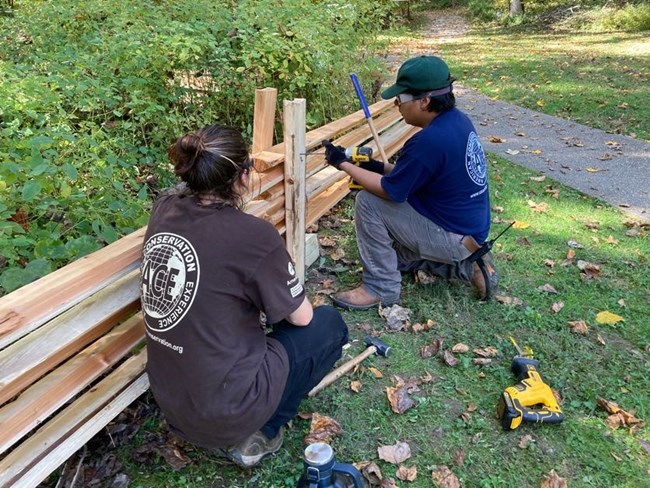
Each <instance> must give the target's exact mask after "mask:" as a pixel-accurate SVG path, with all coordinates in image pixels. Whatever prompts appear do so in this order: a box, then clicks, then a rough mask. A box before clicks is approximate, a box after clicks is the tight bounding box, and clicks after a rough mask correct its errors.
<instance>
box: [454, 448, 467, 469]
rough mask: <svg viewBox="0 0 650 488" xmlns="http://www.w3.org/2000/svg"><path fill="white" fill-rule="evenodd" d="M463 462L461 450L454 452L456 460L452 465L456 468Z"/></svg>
mask: <svg viewBox="0 0 650 488" xmlns="http://www.w3.org/2000/svg"><path fill="white" fill-rule="evenodd" d="M464 462H465V451H463V450H462V449H458V450H457V451H456V459H455V460H454V463H455V464H456V466H462V465H463V463H464Z"/></svg>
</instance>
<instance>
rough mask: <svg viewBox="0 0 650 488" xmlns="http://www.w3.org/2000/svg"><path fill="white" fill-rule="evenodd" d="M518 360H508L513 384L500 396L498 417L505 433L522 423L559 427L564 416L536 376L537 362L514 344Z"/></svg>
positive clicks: (546, 388) (537, 374) (541, 379)
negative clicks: (510, 362)
mask: <svg viewBox="0 0 650 488" xmlns="http://www.w3.org/2000/svg"><path fill="white" fill-rule="evenodd" d="M510 340H511V341H512V343H513V344H514V345H515V347H516V348H517V352H518V353H519V355H518V356H515V357H514V359H513V360H512V366H511V369H512V372H513V373H514V374H515V376H516V377H517V384H515V385H514V386H509V387H508V388H506V389H505V391H504V392H503V394H502V395H501V399H500V400H499V406H498V415H499V418H500V419H501V424H502V425H503V428H504V429H505V430H513V429H516V428H517V427H519V426H520V425H521V423H522V422H535V423H548V424H559V423H560V422H562V421H563V420H564V414H563V413H562V411H561V410H560V406H559V405H558V403H557V400H556V399H555V395H554V394H553V390H551V387H550V386H548V385H547V384H546V383H544V380H543V378H542V375H540V374H539V371H538V369H537V368H538V367H539V361H537V360H535V359H533V358H532V351H531V350H530V348H527V351H526V352H524V351H522V350H521V349H520V348H519V346H518V345H517V343H516V342H515V340H514V339H513V338H512V337H511V338H510Z"/></svg>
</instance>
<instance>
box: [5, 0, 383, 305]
mask: <svg viewBox="0 0 650 488" xmlns="http://www.w3.org/2000/svg"><path fill="white" fill-rule="evenodd" d="M393 7H394V5H393V2H391V1H388V0H381V1H373V0H356V1H354V2H347V1H343V0H328V1H327V2H323V1H320V0H308V1H306V0H284V1H283V2H276V1H275V0H240V1H236V0H195V1H193V2H185V1H181V0H167V1H164V2H162V1H154V0H147V1H144V2H143V1H136V0H120V1H118V2H109V1H106V0H86V1H84V2H77V1H73V0H56V1H54V0H52V1H29V2H28V1H24V2H16V4H15V5H14V8H13V9H12V11H11V12H10V15H4V16H1V17H0V28H1V31H2V33H3V35H2V36H1V37H0V72H2V74H3V77H4V79H3V82H2V83H1V84H0V160H1V161H2V164H1V165H0V195H2V198H0V272H1V274H0V286H1V287H2V289H0V294H1V293H3V292H8V291H11V290H13V289H15V288H18V287H19V286H22V285H23V284H25V283H27V282H29V281H32V280H33V279H36V278H38V277H40V276H42V275H43V274H45V273H48V272H50V271H52V270H54V269H56V268H57V267H59V266H61V265H63V264H65V263H67V262H69V261H71V260H73V259H76V258H78V257H80V256H83V255H84V254H87V253H89V252H92V251H93V250H95V249H97V248H99V247H101V246H102V245H104V244H106V243H110V242H113V241H115V240H116V239H117V238H118V237H119V236H121V235H124V234H127V233H129V232H131V231H133V230H135V229H137V228H139V227H140V226H142V225H145V223H146V221H147V215H148V210H149V207H150V201H151V196H152V194H153V193H155V191H156V189H157V188H160V187H163V186H166V185H168V184H170V182H171V179H172V177H171V173H170V171H169V167H168V166H167V164H166V156H165V150H166V147H167V146H168V145H169V143H170V142H171V141H172V140H173V138H175V137H177V136H178V135H180V134H182V133H183V132H185V131H187V130H192V129H195V128H197V127H200V126H202V125H205V124H208V123H213V122H219V123H225V124H229V125H233V126H235V127H238V128H240V129H241V130H242V131H243V132H244V133H245V134H246V135H247V136H250V135H251V133H252V127H251V125H252V113H253V101H254V90H255V88H262V87H267V86H271V87H275V88H277V89H278V99H279V100H280V101H281V100H283V99H292V98H306V99H307V101H308V123H309V124H311V125H313V126H316V125H320V124H322V123H323V122H325V121H327V120H330V119H333V118H336V117H339V116H341V115H343V114H344V113H346V112H349V111H350V110H352V109H354V110H356V109H357V108H358V106H357V105H356V100H355V98H354V90H352V89H351V85H350V82H349V77H348V74H349V73H350V72H351V71H356V72H357V73H358V74H359V76H360V78H361V79H362V80H364V81H365V82H366V83H368V84H370V83H371V82H372V81H373V79H374V78H376V77H378V76H379V74H380V72H379V67H378V63H377V62H376V61H375V60H374V59H373V56H372V52H373V47H374V46H376V42H377V36H376V33H377V32H378V31H379V30H380V29H381V28H382V27H385V26H386V23H387V22H389V20H390V18H391V16H390V15H389V14H390V10H391V8H393ZM368 88H369V87H368Z"/></svg>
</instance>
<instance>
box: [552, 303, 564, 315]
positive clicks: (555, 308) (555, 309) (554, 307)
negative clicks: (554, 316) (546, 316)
mask: <svg viewBox="0 0 650 488" xmlns="http://www.w3.org/2000/svg"><path fill="white" fill-rule="evenodd" d="M563 308H564V302H555V303H554V304H553V305H551V312H553V313H558V312H559V311H560V310H562V309H563Z"/></svg>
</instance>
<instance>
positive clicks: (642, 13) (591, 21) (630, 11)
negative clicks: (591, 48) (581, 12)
mask: <svg viewBox="0 0 650 488" xmlns="http://www.w3.org/2000/svg"><path fill="white" fill-rule="evenodd" d="M587 17H588V21H587V22H586V23H584V24H583V28H584V29H586V30H589V31H596V32H605V31H626V32H643V31H650V5H648V4H645V5H627V6H625V7H623V8H621V9H614V8H602V9H598V10H593V11H591V12H589V15H588V16H587Z"/></svg>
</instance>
